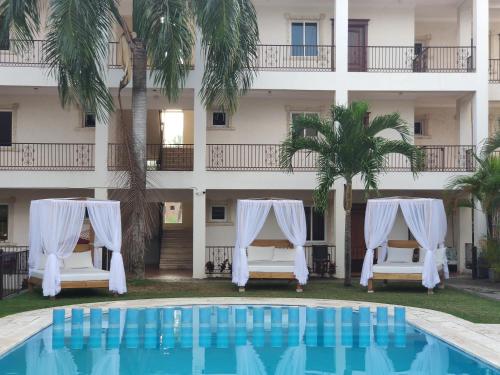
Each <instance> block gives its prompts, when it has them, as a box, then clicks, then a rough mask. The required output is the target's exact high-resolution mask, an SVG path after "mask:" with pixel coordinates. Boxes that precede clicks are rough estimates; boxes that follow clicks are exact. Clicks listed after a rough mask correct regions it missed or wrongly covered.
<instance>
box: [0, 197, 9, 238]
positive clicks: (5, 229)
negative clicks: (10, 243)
mask: <svg viewBox="0 0 500 375" xmlns="http://www.w3.org/2000/svg"><path fill="white" fill-rule="evenodd" d="M8 239H9V206H7V205H6V204H1V205H0V241H7V240H8Z"/></svg>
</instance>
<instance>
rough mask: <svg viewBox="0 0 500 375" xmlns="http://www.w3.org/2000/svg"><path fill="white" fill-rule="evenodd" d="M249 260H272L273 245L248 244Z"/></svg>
mask: <svg viewBox="0 0 500 375" xmlns="http://www.w3.org/2000/svg"><path fill="white" fill-rule="evenodd" d="M247 252H248V261H249V262H260V261H267V262H271V261H272V260H273V252H274V247H273V246H266V247H264V246H248V249H247Z"/></svg>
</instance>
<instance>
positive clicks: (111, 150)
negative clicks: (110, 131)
mask: <svg viewBox="0 0 500 375" xmlns="http://www.w3.org/2000/svg"><path fill="white" fill-rule="evenodd" d="M193 156H194V145H192V144H181V145H177V144H175V145H161V144H148V145H147V146H146V158H147V168H148V170H149V171H192V170H193ZM126 158H127V153H126V149H125V145H124V144H121V143H110V144H109V145H108V170H110V171H119V170H125V169H126V168H127V163H126V160H127V159H126Z"/></svg>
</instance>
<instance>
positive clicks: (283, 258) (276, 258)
mask: <svg viewBox="0 0 500 375" xmlns="http://www.w3.org/2000/svg"><path fill="white" fill-rule="evenodd" d="M273 262H295V249H280V248H279V247H276V248H275V249H274V253H273Z"/></svg>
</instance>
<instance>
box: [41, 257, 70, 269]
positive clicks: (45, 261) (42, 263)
mask: <svg viewBox="0 0 500 375" xmlns="http://www.w3.org/2000/svg"><path fill="white" fill-rule="evenodd" d="M39 262H40V264H39V265H38V267H37V268H38V269H41V270H44V269H45V263H47V255H45V254H43V253H42V254H40V259H39ZM63 267H64V261H60V262H59V268H60V269H61V268H63Z"/></svg>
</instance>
